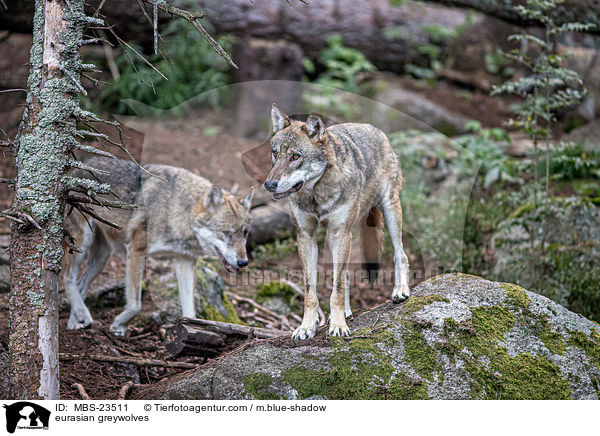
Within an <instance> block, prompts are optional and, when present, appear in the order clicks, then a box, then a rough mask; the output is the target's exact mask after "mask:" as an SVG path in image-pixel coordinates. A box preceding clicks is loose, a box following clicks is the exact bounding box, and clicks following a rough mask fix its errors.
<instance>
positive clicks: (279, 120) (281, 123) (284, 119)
mask: <svg viewBox="0 0 600 436" xmlns="http://www.w3.org/2000/svg"><path fill="white" fill-rule="evenodd" d="M271 123H272V124H273V127H272V129H273V133H275V132H278V131H280V130H282V129H285V128H286V127H287V126H289V125H290V124H291V121H290V118H289V117H288V116H287V115H286V114H284V113H283V112H281V109H279V106H277V104H275V103H273V106H272V107H271Z"/></svg>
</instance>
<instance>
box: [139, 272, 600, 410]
mask: <svg viewBox="0 0 600 436" xmlns="http://www.w3.org/2000/svg"><path fill="white" fill-rule="evenodd" d="M349 324H350V328H351V329H352V336H351V337H349V338H331V337H328V336H326V332H325V330H324V329H321V330H320V331H319V332H318V334H317V336H316V337H315V338H314V339H312V340H309V341H302V342H293V341H292V340H291V339H290V338H287V337H283V338H277V339H270V340H263V341H255V342H253V343H250V344H248V345H246V346H243V347H241V348H239V349H237V350H236V351H234V352H232V353H230V354H228V355H226V356H224V357H222V358H221V359H218V360H215V361H213V362H211V363H209V364H207V365H204V366H202V367H200V368H199V369H198V370H196V371H194V372H191V373H187V374H185V375H183V376H179V377H178V378H177V379H174V380H171V381H168V382H163V383H161V384H158V385H155V386H153V387H152V388H151V389H148V390H138V391H137V392H136V394H135V395H136V396H137V398H153V399H159V398H160V399H427V398H429V399H484V398H485V399H568V398H573V399H592V398H593V399H596V398H597V397H598V390H599V389H600V386H599V380H600V333H599V330H600V327H599V326H598V325H597V324H595V323H593V322H591V321H589V320H587V319H585V318H583V317H582V316H580V315H577V314H575V313H572V312H569V311H568V310H567V309H565V308H564V307H561V306H560V305H558V304H556V303H554V302H552V301H551V300H549V299H547V298H545V297H542V296H540V295H537V294H534V293H532V292H529V291H526V290H524V289H522V288H520V287H518V286H515V285H510V284H506V283H496V282H490V281H488V280H484V279H482V278H479V277H474V276H468V275H463V274H449V275H444V276H438V277H436V278H433V279H430V280H428V281H426V282H424V283H422V284H420V285H419V286H417V287H416V288H415V289H414V290H413V296H411V298H410V299H408V300H407V301H406V302H405V303H403V304H400V305H393V304H391V303H387V304H384V305H381V306H378V307H375V308H373V309H372V310H369V311H367V312H364V313H362V314H360V315H358V316H356V317H354V319H352V320H351V321H350V323H349Z"/></svg>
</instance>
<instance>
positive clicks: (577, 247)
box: [492, 197, 600, 321]
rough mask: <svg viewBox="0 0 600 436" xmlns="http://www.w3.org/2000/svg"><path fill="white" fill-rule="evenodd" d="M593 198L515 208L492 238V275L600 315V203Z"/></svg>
mask: <svg viewBox="0 0 600 436" xmlns="http://www.w3.org/2000/svg"><path fill="white" fill-rule="evenodd" d="M594 203H597V202H596V201H595V200H594V201H592V200H590V199H582V198H577V197H570V198H554V199H552V200H550V201H548V202H546V203H545V204H542V205H540V206H538V207H537V208H535V207H534V205H533V204H532V203H531V204H525V205H523V206H522V207H520V208H519V209H517V210H515V211H514V212H513V214H512V215H511V216H510V217H509V218H507V219H506V220H504V221H503V222H501V223H500V225H499V226H498V230H497V231H496V233H495V234H494V235H493V238H492V242H493V250H494V257H495V258H496V264H495V266H494V269H493V275H494V278H495V279H497V280H502V281H508V282H512V283H518V284H519V285H521V286H523V287H525V288H527V289H531V290H533V291H535V292H538V293H540V294H542V295H545V296H546V297H548V298H550V299H552V300H554V301H556V302H557V303H559V304H561V305H563V306H565V307H567V308H568V309H570V310H573V311H575V312H578V313H581V314H582V315H584V316H586V317H588V318H590V319H592V320H594V321H600V294H599V293H598V290H599V289H600V266H599V265H600V207H598V206H597V205H595V204H594ZM532 238H533V240H532Z"/></svg>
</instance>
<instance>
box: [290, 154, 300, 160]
mask: <svg viewBox="0 0 600 436" xmlns="http://www.w3.org/2000/svg"><path fill="white" fill-rule="evenodd" d="M298 159H300V155H299V154H296V153H294V154H293V155H292V160H298Z"/></svg>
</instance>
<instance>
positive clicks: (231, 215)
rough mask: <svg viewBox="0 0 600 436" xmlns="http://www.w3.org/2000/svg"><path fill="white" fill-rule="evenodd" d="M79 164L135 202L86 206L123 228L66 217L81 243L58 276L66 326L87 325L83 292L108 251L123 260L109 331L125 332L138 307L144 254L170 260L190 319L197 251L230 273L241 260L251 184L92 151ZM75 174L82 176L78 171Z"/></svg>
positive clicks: (243, 262)
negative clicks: (67, 311) (225, 183)
mask: <svg viewBox="0 0 600 436" xmlns="http://www.w3.org/2000/svg"><path fill="white" fill-rule="evenodd" d="M86 165H88V166H90V167H92V168H95V169H97V170H99V171H98V173H95V174H97V175H96V177H95V179H96V180H97V182H99V183H108V184H109V185H110V188H111V190H112V192H113V193H114V194H115V195H116V196H117V198H118V199H119V200H121V201H122V202H125V203H128V204H132V205H134V206H136V209H135V210H123V209H106V208H102V207H100V206H92V207H93V209H94V212H95V213H96V215H98V216H101V217H102V218H103V219H105V220H108V221H110V222H112V223H115V224H117V225H119V226H120V227H121V228H122V230H116V229H115V228H113V227H110V226H108V225H107V224H104V223H102V222H100V221H98V220H96V219H90V218H86V217H84V216H82V215H81V214H75V213H72V214H71V215H70V216H69V219H68V220H67V222H68V224H69V227H70V230H71V232H72V234H74V235H75V236H76V240H77V241H80V246H79V249H80V250H81V252H79V253H72V254H69V255H67V256H65V263H66V265H65V268H64V271H65V275H64V281H65V287H66V291H67V294H68V297H69V301H70V303H71V315H70V317H69V321H68V324H67V327H68V328H69V329H79V328H84V327H87V326H89V325H91V324H92V317H91V315H90V312H89V310H88V308H87V307H86V305H85V303H84V299H85V294H86V292H87V289H88V287H89V285H90V284H91V283H92V281H93V280H94V279H95V278H96V277H97V276H98V274H100V272H102V269H103V268H104V265H105V264H106V261H107V260H108V258H109V257H110V254H111V252H112V251H121V252H124V254H125V255H126V263H127V268H126V277H125V297H126V298H125V300H126V304H125V309H124V310H123V312H121V313H120V314H119V315H118V316H117V317H116V318H115V320H114V322H113V323H112V325H111V326H110V331H111V332H112V333H114V334H116V335H124V334H125V333H126V331H127V324H128V323H129V321H130V320H131V319H132V318H133V317H135V316H136V315H137V314H138V313H139V312H140V310H141V308H142V299H141V294H142V276H143V272H144V265H145V262H146V258H147V256H159V257H166V258H169V259H173V260H174V266H175V275H176V277H177V287H178V292H179V301H180V303H181V309H182V313H183V316H184V317H190V318H193V317H195V315H196V313H195V306H194V286H195V274H196V263H197V260H198V258H199V257H200V256H201V255H210V254H214V255H216V256H217V257H218V258H219V259H220V260H221V262H222V263H223V265H224V266H225V268H226V269H227V270H228V271H230V272H235V271H237V270H238V269H239V268H240V267H244V266H246V265H248V256H247V254H246V238H247V235H248V229H249V227H250V204H251V202H252V195H253V193H254V191H253V188H249V189H248V190H247V191H245V192H243V193H241V194H239V195H233V194H230V193H228V192H227V191H225V190H223V189H221V188H220V187H219V186H217V185H213V184H212V183H211V182H209V181H208V180H206V179H204V178H202V177H200V176H197V175H196V174H194V173H192V172H190V171H188V170H185V169H183V168H177V167H172V166H168V165H158V164H149V165H144V166H143V169H144V170H145V171H143V170H142V169H141V168H140V167H138V166H137V165H136V164H135V163H133V162H130V161H125V160H118V159H109V158H93V159H90V160H88V161H86ZM75 175H76V176H79V177H85V173H84V172H83V171H82V170H78V173H77V174H75ZM111 197H112V196H107V199H111ZM112 199H113V200H114V197H112ZM84 261H85V267H84V268H83V271H82V272H81V273H80V269H81V266H82V265H83V263H84Z"/></svg>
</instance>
